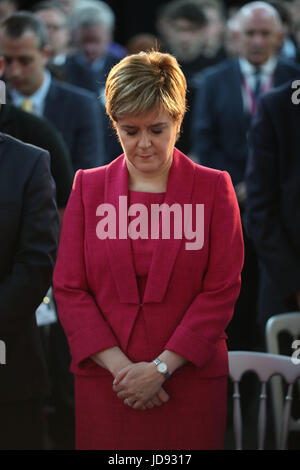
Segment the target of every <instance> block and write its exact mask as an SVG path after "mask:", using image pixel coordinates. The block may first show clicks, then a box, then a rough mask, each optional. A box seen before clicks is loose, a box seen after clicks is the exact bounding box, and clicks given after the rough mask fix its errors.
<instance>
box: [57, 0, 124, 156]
mask: <svg viewBox="0 0 300 470" xmlns="http://www.w3.org/2000/svg"><path fill="white" fill-rule="evenodd" d="M114 23H115V17H114V13H113V11H112V10H111V8H110V7H109V6H108V5H107V4H106V3H105V2H94V4H92V5H91V4H88V2H87V5H85V2H83V3H82V5H79V6H78V8H76V9H75V11H74V13H73V15H72V17H71V21H70V24H71V29H72V37H73V41H74V48H75V52H74V53H73V54H72V55H70V56H69V57H67V58H66V61H65V63H64V65H63V66H62V67H61V70H60V73H61V74H62V76H63V77H64V80H65V81H66V82H68V83H71V84H73V85H76V86H78V87H82V88H85V89H86V90H89V91H91V92H93V93H94V94H95V95H96V96H97V97H99V100H98V101H99V111H100V114H101V117H102V125H103V131H102V132H103V142H104V147H105V155H106V156H105V158H106V160H105V161H104V162H103V163H109V162H110V161H111V160H113V159H114V158H116V157H117V156H119V155H120V154H121V153H123V151H122V148H121V146H120V144H119V141H118V139H117V137H116V134H115V131H114V130H113V129H112V127H111V125H110V121H109V118H108V116H107V115H106V112H105V100H104V89H105V81H106V78H107V76H108V74H109V71H110V69H111V68H112V67H113V66H114V65H115V64H116V63H118V62H119V61H120V56H119V55H116V54H114V53H113V52H112V51H111V50H110V46H111V45H112V39H113V28H114Z"/></svg>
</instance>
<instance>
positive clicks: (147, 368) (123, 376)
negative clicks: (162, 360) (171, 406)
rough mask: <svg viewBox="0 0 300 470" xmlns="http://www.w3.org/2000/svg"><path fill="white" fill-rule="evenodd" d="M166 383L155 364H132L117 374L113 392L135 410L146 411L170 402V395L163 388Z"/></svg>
mask: <svg viewBox="0 0 300 470" xmlns="http://www.w3.org/2000/svg"><path fill="white" fill-rule="evenodd" d="M164 381H165V379H164V377H163V375H162V374H160V373H159V372H158V371H157V369H156V366H155V364H154V363H153V362H138V363H132V364H129V365H128V366H126V367H124V368H123V369H121V370H120V371H119V372H118V373H117V374H116V376H115V379H114V382H113V390H114V392H116V394H117V397H118V398H120V399H121V400H124V401H125V400H126V401H125V403H127V405H129V406H131V407H132V408H133V409H135V410H145V409H147V408H148V409H149V408H153V407H154V406H160V405H162V404H163V403H166V402H167V401H168V400H169V395H168V394H167V392H166V391H165V390H164V389H163V388H162V384H163V382H164Z"/></svg>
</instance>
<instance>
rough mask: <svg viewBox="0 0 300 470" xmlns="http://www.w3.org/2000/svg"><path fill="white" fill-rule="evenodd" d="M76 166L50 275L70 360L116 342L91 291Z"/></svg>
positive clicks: (77, 362) (79, 361) (78, 361)
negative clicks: (54, 262)
mask: <svg viewBox="0 0 300 470" xmlns="http://www.w3.org/2000/svg"><path fill="white" fill-rule="evenodd" d="M82 175H83V171H82V170H79V171H78V172H77V173H76V175H75V178H74V183H73V189H72V192H71V195H70V198H69V201H68V204H67V208H66V210H65V214H64V220H63V226H62V232H61V236H60V243H59V250H58V257H57V262H56V265H55V270H54V276H53V288H54V296H55V300H56V303H57V312H58V315H59V318H60V320H61V323H62V326H63V328H64V330H65V333H66V336H67V339H68V342H69V346H70V351H71V355H72V358H73V361H74V364H75V365H77V366H79V367H84V361H85V360H86V359H88V358H89V357H90V356H91V355H92V354H95V353H97V352H99V351H101V350H104V349H107V348H110V347H113V346H119V344H118V341H117V339H116V338H115V336H114V334H113V332H112V330H111V328H110V326H109V325H108V323H107V322H106V320H105V319H104V317H103V315H102V313H101V311H100V309H99V307H98V305H97V304H96V302H95V299H94V297H93V295H92V294H91V292H90V291H89V286H88V282H87V277H86V266H85V258H84V232H85V213H84V207H83V203H82Z"/></svg>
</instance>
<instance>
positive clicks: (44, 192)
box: [0, 149, 58, 331]
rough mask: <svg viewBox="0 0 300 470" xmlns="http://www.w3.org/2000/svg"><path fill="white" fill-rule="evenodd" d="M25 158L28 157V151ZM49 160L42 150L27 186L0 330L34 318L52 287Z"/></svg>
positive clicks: (4, 284)
mask: <svg viewBox="0 0 300 470" xmlns="http://www.w3.org/2000/svg"><path fill="white" fill-rule="evenodd" d="M19 151H22V150H21V149H20V150H19ZM24 157H27V155H26V153H25V152H24ZM49 161H50V157H49V154H48V152H45V151H42V150H41V152H39V153H38V155H37V159H36V163H35V164H34V166H33V168H32V171H31V173H30V176H29V177H28V180H27V181H26V182H25V184H24V191H23V195H22V196H23V203H22V213H21V218H20V221H19V234H18V240H17V243H16V246H15V251H14V253H13V255H12V265H11V270H10V273H9V274H8V275H7V276H6V277H5V278H4V279H2V280H1V282H0V305H1V312H0V331H2V330H7V329H12V328H16V325H20V323H21V322H22V321H23V320H24V319H26V317H27V318H28V315H30V316H33V315H34V312H35V310H36V309H37V307H38V306H39V304H40V303H41V302H42V299H43V296H44V295H45V294H46V292H47V290H48V288H49V286H50V285H51V278H52V273H53V267H54V263H55V258H56V253H57V238H58V214H57V207H56V202H55V184H54V181H53V178H52V176H51V173H50V164H49ZM14 216H15V214H14V212H12V217H14Z"/></svg>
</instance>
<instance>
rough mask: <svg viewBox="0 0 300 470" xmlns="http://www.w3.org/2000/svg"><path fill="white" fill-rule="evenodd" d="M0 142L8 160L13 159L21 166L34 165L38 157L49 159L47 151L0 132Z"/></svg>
mask: <svg viewBox="0 0 300 470" xmlns="http://www.w3.org/2000/svg"><path fill="white" fill-rule="evenodd" d="M0 144H1V147H2V146H4V149H3V150H2V152H3V154H4V155H7V156H9V159H10V160H14V162H15V163H16V164H17V163H19V164H21V165H22V166H24V165H25V166H26V165H34V164H35V163H36V162H37V160H38V159H39V158H44V159H45V160H48V161H49V160H50V156H49V153H48V152H47V151H46V150H44V149H42V148H40V147H37V146H35V145H32V144H28V143H24V142H22V141H21V140H19V139H16V138H15V137H12V136H10V135H7V134H2V133H1V134H0Z"/></svg>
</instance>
